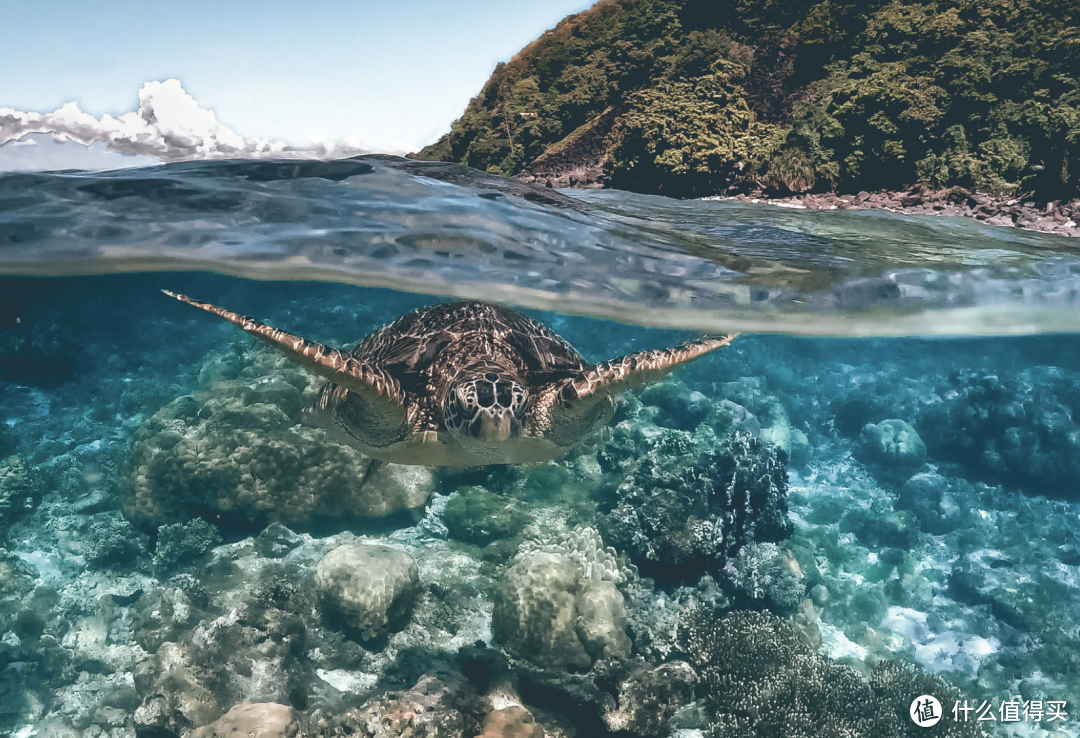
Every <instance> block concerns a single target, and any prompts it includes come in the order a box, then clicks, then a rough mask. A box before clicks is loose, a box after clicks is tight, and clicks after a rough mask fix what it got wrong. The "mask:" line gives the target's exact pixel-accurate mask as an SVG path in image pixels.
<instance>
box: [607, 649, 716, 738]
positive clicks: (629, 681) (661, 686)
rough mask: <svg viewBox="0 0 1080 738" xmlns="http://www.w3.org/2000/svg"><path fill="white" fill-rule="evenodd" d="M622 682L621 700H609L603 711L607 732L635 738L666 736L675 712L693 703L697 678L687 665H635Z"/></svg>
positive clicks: (675, 662) (618, 688) (642, 663)
mask: <svg viewBox="0 0 1080 738" xmlns="http://www.w3.org/2000/svg"><path fill="white" fill-rule="evenodd" d="M627 671H628V672H629V673H626V674H621V675H619V678H618V686H617V692H618V699H617V701H616V699H615V698H608V699H607V700H605V702H604V704H603V708H602V716H603V719H604V724H605V725H606V726H607V729H608V730H610V731H612V732H619V731H627V732H629V733H633V734H634V735H640V736H655V735H663V734H664V732H665V730H666V728H667V727H668V723H669V722H670V721H671V718H672V717H673V716H674V714H675V711H676V710H677V709H678V708H680V707H682V706H683V705H687V704H689V703H690V702H691V701H692V700H693V696H694V687H695V685H696V684H697V674H696V673H695V672H694V669H693V668H692V667H691V666H690V664H688V663H686V662H685V661H669V662H668V663H665V664H660V665H659V666H652V665H650V664H646V663H645V662H644V661H641V660H639V661H636V662H633V663H632V665H631V666H630V668H629V669H627Z"/></svg>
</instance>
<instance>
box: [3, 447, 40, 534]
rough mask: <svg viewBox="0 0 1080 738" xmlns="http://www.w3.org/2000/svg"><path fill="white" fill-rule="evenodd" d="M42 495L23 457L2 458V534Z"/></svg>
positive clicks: (13, 455) (14, 455)
mask: <svg viewBox="0 0 1080 738" xmlns="http://www.w3.org/2000/svg"><path fill="white" fill-rule="evenodd" d="M40 494H41V492H40V485H39V484H38V482H37V481H36V480H35V478H34V476H33V474H32V473H31V471H30V469H29V467H28V466H27V464H26V462H25V461H24V460H23V458H22V456H19V455H16V454H12V455H11V456H6V457H4V456H0V533H3V532H4V531H6V530H7V528H8V526H10V525H11V524H12V523H13V522H15V520H16V519H17V518H18V517H19V516H20V515H22V514H23V513H25V512H26V511H27V509H28V508H29V507H30V506H32V505H33V504H34V500H35V499H36V498H37V497H38V496H39V495H40Z"/></svg>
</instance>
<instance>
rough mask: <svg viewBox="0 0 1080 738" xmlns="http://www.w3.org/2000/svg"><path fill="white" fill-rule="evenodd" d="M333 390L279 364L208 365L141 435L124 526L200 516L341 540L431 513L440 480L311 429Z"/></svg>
mask: <svg viewBox="0 0 1080 738" xmlns="http://www.w3.org/2000/svg"><path fill="white" fill-rule="evenodd" d="M223 363H224V368H222V364H223ZM321 384H322V380H320V379H319V378H317V377H315V376H313V375H310V374H308V373H307V372H306V371H304V370H303V369H302V368H300V367H297V366H295V365H294V364H292V363H291V362H290V361H289V360H288V359H287V358H286V357H283V356H278V355H276V354H275V353H264V352H261V351H256V350H246V351H243V352H236V354H235V355H234V356H226V357H225V360H222V358H221V357H220V356H215V357H212V358H210V359H208V360H207V361H206V362H205V363H204V370H203V372H202V373H201V376H200V386H199V388H198V389H197V390H196V391H195V392H193V393H192V394H191V395H186V396H183V397H179V398H177V399H175V400H173V401H172V402H171V403H169V404H168V405H166V406H165V407H163V408H161V409H160V410H158V411H157V412H156V413H154V415H153V416H152V417H150V418H148V419H147V420H146V421H145V422H143V423H142V425H141V426H140V427H139V429H138V430H137V431H136V432H135V438H134V441H133V444H132V449H131V455H130V458H129V461H128V467H127V470H126V474H125V476H124V478H123V479H122V480H121V481H122V483H121V508H122V510H123V512H124V516H125V517H126V518H128V519H129V520H130V521H132V523H134V524H135V525H136V526H139V527H141V528H145V529H152V528H155V527H157V526H159V525H163V524H167V523H177V522H183V521H187V520H190V519H191V518H192V517H195V516H196V515H198V516H201V517H205V518H207V519H208V520H211V521H214V522H218V521H223V522H225V523H227V524H229V525H230V526H231V527H245V528H249V529H255V530H259V529H261V528H262V527H264V526H265V525H267V524H268V523H271V522H278V523H281V524H283V525H287V526H289V527H290V528H293V529H294V530H305V529H312V528H314V527H319V526H322V527H325V526H326V525H332V526H339V529H340V526H342V525H343V521H348V519H349V518H350V517H353V518H357V517H359V518H370V517H382V516H386V515H390V514H393V513H396V512H401V511H404V510H413V509H416V508H419V507H423V506H424V505H425V504H427V501H428V499H429V498H430V496H431V494H432V493H433V492H434V485H435V481H434V474H433V472H432V470H431V469H430V468H427V467H422V466H401V465H398V464H381V465H379V466H377V467H372V466H371V463H372V462H371V459H369V458H368V457H366V456H364V455H363V454H361V453H360V452H358V451H356V450H355V449H352V448H349V447H347V446H342V445H340V444H337V443H335V442H334V441H333V440H332V439H331V438H329V436H328V435H327V433H326V431H324V430H323V429H319V428H310V427H306V426H304V425H302V424H301V420H302V418H301V412H300V411H301V408H302V407H303V406H304V405H305V404H307V403H308V402H310V401H311V400H312V398H314V396H315V395H316V393H317V392H318V391H319V388H320V386H321ZM369 472H370V473H369Z"/></svg>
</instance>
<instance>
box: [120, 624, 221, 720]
mask: <svg viewBox="0 0 1080 738" xmlns="http://www.w3.org/2000/svg"><path fill="white" fill-rule="evenodd" d="M135 689H136V690H138V692H139V694H140V695H142V696H143V701H142V704H141V705H139V707H138V709H136V710H135V727H136V731H137V732H138V733H139V734H143V733H145V734H146V735H163V736H170V735H182V734H183V733H186V732H187V731H189V730H191V729H192V728H195V727H197V726H201V725H208V724H209V723H210V722H211V721H213V720H214V719H216V718H217V716H219V715H220V714H221V708H220V707H219V706H218V703H217V700H216V698H215V697H214V694H213V693H212V692H211V691H210V690H209V689H208V688H207V687H206V685H204V684H203V682H202V679H201V678H200V675H198V674H197V673H196V669H195V668H194V666H193V664H192V659H191V657H190V655H189V654H188V652H187V649H185V648H184V647H182V646H181V645H179V644H177V643H163V644H161V648H159V649H158V650H157V653H155V654H154V656H153V658H149V659H146V660H145V661H143V662H141V663H140V664H139V665H138V667H136V670H135Z"/></svg>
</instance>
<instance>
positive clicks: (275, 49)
mask: <svg viewBox="0 0 1080 738" xmlns="http://www.w3.org/2000/svg"><path fill="white" fill-rule="evenodd" d="M591 4H592V3H591V2H589V1H588V0H584V1H582V0H545V2H535V0H468V1H467V2H466V1H465V0H456V1H455V0H450V1H447V0H442V1H433V0H391V1H389V2H388V1H387V0H381V1H378V2H375V1H369V0H353V2H344V1H342V2H318V1H312V2H305V3H299V2H294V3H286V2H274V1H273V0H264V1H263V2H249V1H248V0H240V1H235V0H230V2H226V3H221V2H206V1H204V0H195V1H194V2H185V3H175V2H170V3H163V2H156V1H152V0H151V1H147V0H141V1H140V2H128V1H120V0H102V1H101V2H97V3H85V2H74V1H73V0H56V1H55V2H51V3H9V4H7V6H6V7H5V10H4V13H3V22H2V23H0V70H4V71H3V72H0V133H3V132H4V130H7V132H8V134H9V135H8V136H7V137H6V138H0V143H3V141H4V140H9V139H13V137H14V136H15V135H22V134H18V133H17V132H18V131H24V130H25V131H32V132H33V131H47V130H51V129H52V128H51V127H56V126H61V127H62V126H63V125H68V123H70V121H72V120H77V121H78V122H79V126H80V127H79V129H78V130H79V131H84V130H90V128H94V125H95V124H92V123H91V121H93V120H95V119H96V120H98V121H101V120H103V116H106V115H107V116H112V117H111V118H108V119H104V120H105V121H106V124H104V127H105V128H109V127H110V126H112V127H117V128H124V130H125V133H124V134H123V135H119V134H117V135H112V134H111V133H109V134H108V135H103V134H100V131H99V132H98V133H95V134H94V136H96V139H94V140H103V141H105V142H106V143H105V144H103V145H108V146H109V147H110V148H112V149H114V150H117V149H118V148H119V149H120V150H122V146H121V145H120V144H118V143H117V142H118V141H120V142H121V143H122V142H123V141H128V140H132V137H133V136H135V135H136V133H137V131H136V129H137V128H138V127H139V126H143V127H144V128H145V125H146V123H145V121H146V120H151V119H152V118H153V116H152V115H150V114H148V113H147V108H148V107H149V108H150V109H151V110H152V109H153V108H155V107H156V108H158V109H162V110H164V109H166V107H169V108H172V109H175V110H177V111H180V113H179V114H183V115H193V116H195V117H196V118H198V119H199V120H198V125H199V126H201V128H200V129H199V130H200V131H201V130H203V129H204V128H206V126H209V127H210V128H209V129H207V130H211V131H212V132H213V135H216V136H219V137H220V138H221V139H222V140H225V141H226V142H227V143H228V146H234V148H228V146H227V147H226V150H230V151H231V150H237V149H235V145H237V144H236V141H237V140H238V139H234V138H232V137H231V135H232V134H235V135H236V136H239V137H241V138H243V139H245V142H244V143H243V145H241V146H240V149H238V150H242V151H248V152H255V153H253V154H252V155H258V154H259V152H262V153H266V152H272V151H275V149H274V146H275V145H276V146H277V149H276V150H277V151H280V150H281V143H283V144H285V145H287V146H290V147H300V148H303V147H308V146H311V145H313V144H315V143H316V142H319V141H323V142H330V143H331V146H330V149H333V143H334V142H347V145H344V144H341V143H339V144H337V147H338V148H337V149H336V151H337V152H338V153H341V152H345V151H351V150H352V149H356V148H359V149H363V150H369V151H387V152H393V153H404V152H406V151H415V150H416V149H418V148H420V147H422V146H424V145H426V144H428V143H430V142H432V141H433V140H434V139H436V138H437V137H438V136H439V135H441V134H442V133H444V132H446V131H447V130H448V129H449V127H450V123H451V122H452V121H453V120H454V119H456V118H457V117H458V116H459V115H460V114H461V112H462V111H463V110H464V108H465V105H466V104H467V103H468V101H469V99H470V98H471V97H472V96H473V95H475V94H476V93H477V92H479V90H480V88H481V86H482V85H483V84H484V82H485V81H486V80H487V78H488V76H489V75H490V74H491V72H492V70H493V69H494V67H495V64H496V63H497V62H499V61H506V60H508V59H509V58H510V57H512V56H513V55H514V54H515V53H516V52H517V51H518V50H520V49H521V48H522V47H523V46H525V45H526V44H528V43H529V42H530V41H532V40H533V39H535V38H536V37H537V36H539V35H540V34H541V33H543V32H544V31H545V30H547V29H548V28H551V27H553V26H554V25H555V24H556V23H558V21H559V20H561V19H562V18H563V17H565V16H567V15H569V14H572V13H576V12H579V11H581V10H584V9H585V8H587V7H589V6H590V5H591ZM168 80H176V81H177V82H176V83H169V84H167V85H149V86H148V85H147V83H165V82H166V81H168ZM140 90H143V91H144V93H143V94H142V95H140ZM185 93H186V94H185ZM155 96H156V97H155ZM187 96H190V97H187ZM155 100H156V103H155ZM71 102H75V103H77V105H78V107H77V109H75V108H71V107H69V108H67V109H66V113H65V114H64V115H61V116H53V117H47V116H42V115H35V114H48V113H52V112H53V111H56V110H58V109H60V108H61V107H62V106H64V105H65V104H68V103H71ZM140 105H141V107H140ZM199 108H201V109H204V111H210V113H209V115H210V117H207V115H206V114H204V113H201V112H199ZM133 111H138V113H137V114H136V113H135V112H133ZM5 114H6V116H5ZM124 114H129V117H128V118H127V119H121V116H123V115H124ZM80 115H81V117H80ZM148 115H149V116H150V117H148ZM137 116H141V118H137ZM213 116H216V121H215V120H211V118H212V117H213ZM114 119H115V120H114ZM122 120H126V122H121V121H122ZM13 121H14V122H13ZM58 121H59V122H58ZM170 125H172V127H173V128H174V129H183V128H184V124H182V122H181V124H177V123H176V122H175V120H174V121H171V122H170ZM5 126H7V128H6V129H5ZM12 126H14V127H12ZM87 126H89V127H90V128H87ZM101 127H102V125H100V124H99V125H98V128H101ZM95 130H96V129H95ZM110 130H111V128H110ZM140 130H141V129H140ZM12 131H15V133H13V132H12ZM107 133H108V132H107ZM87 135H88V136H89V135H90V134H87ZM110 136H111V137H110ZM75 138H76V139H77V140H82V139H80V138H79V136H78V135H76V136H75ZM256 139H257V140H262V141H265V142H280V143H276V144H275V143H267V144H266V145H265V146H263V145H261V144H259V143H251V141H253V140H256ZM89 140H90V139H89V138H88V139H86V140H82V142H83V143H88V142H89ZM9 145H10V144H9ZM0 148H2V147H0ZM324 148H326V147H325V146H324ZM193 150H194V149H193ZM146 153H150V154H151V155H155V156H159V153H158V152H155V151H149V152H146ZM195 155H196V154H191V156H195ZM159 158H169V157H160V156H159ZM174 158H188V157H187V156H186V155H185V156H183V157H174Z"/></svg>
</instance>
